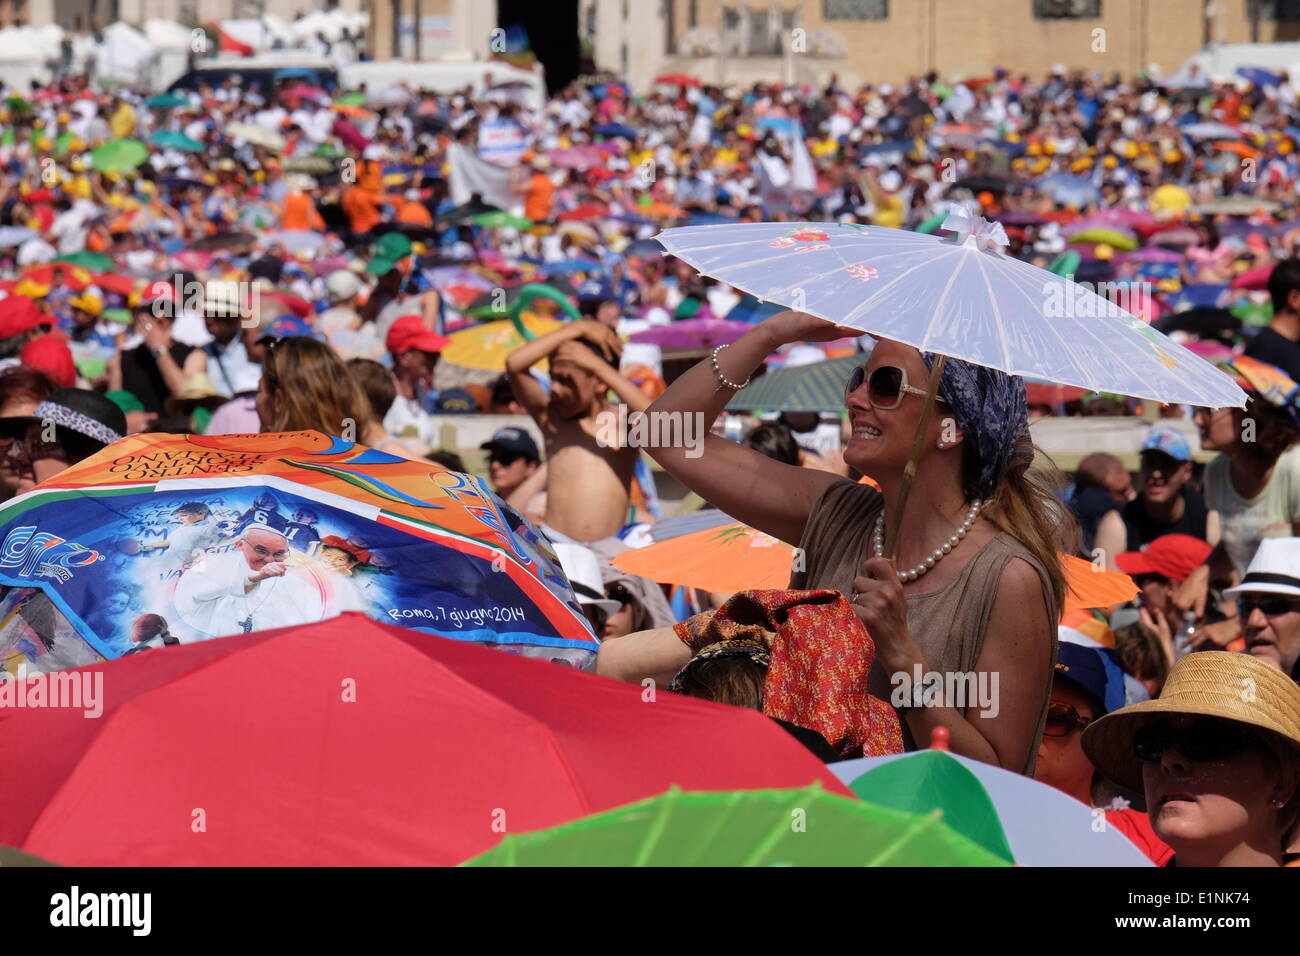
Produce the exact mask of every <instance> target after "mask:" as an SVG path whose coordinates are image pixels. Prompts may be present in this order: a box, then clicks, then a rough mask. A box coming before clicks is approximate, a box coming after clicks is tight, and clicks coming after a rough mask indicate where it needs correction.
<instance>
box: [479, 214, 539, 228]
mask: <svg viewBox="0 0 1300 956" xmlns="http://www.w3.org/2000/svg"><path fill="white" fill-rule="evenodd" d="M470 222H472V223H474V225H476V226H486V227H488V228H489V229H497V228H500V227H502V226H513V227H514V228H515V229H528V228H529V227H530V226H532V224H533V221H532V220H531V219H521V218H520V217H518V216H512V215H510V213H508V212H501V211H500V210H498V211H496V212H484V213H479V214H478V215H477V216H472V217H471V218H470Z"/></svg>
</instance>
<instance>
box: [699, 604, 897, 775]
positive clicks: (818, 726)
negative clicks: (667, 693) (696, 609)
mask: <svg viewBox="0 0 1300 956" xmlns="http://www.w3.org/2000/svg"><path fill="white" fill-rule="evenodd" d="M674 629H675V630H676V632H677V636H678V637H680V638H681V639H682V641H683V642H685V643H686V644H687V645H688V646H690V648H691V650H693V651H695V652H696V653H698V652H699V651H701V650H703V649H704V648H705V647H708V646H709V645H710V644H715V643H717V642H718V641H725V640H736V639H740V638H749V639H751V640H760V641H763V642H764V643H765V644H766V645H767V646H768V648H769V649H770V650H771V655H772V663H771V665H770V666H769V667H768V671H767V679H766V681H765V682H764V684H763V713H765V714H767V715H768V716H769V717H777V718H779V719H781V720H787V721H789V722H790V723H792V724H796V725H798V726H800V727H807V728H808V729H809V730H815V731H817V732H818V733H820V734H821V735H822V736H823V737H825V738H826V740H827V741H829V743H830V745H831V746H832V747H833V748H835V750H836V751H838V752H839V753H840V755H841V756H843V757H845V758H850V757H878V756H881V755H883V754H896V753H902V752H903V733H902V728H900V727H899V723H898V714H897V713H896V712H895V711H894V708H892V707H890V706H889V704H888V703H887V702H886V701H883V700H881V699H880V698H878V697H873V696H871V695H870V694H869V693H867V673H868V671H870V670H871V662H872V661H873V660H874V659H875V656H876V645H875V643H874V642H873V641H872V640H871V635H870V634H868V633H867V630H866V628H864V627H863V626H862V622H861V621H859V620H858V617H857V615H856V614H854V613H853V609H852V608H851V607H850V606H849V602H848V601H847V600H845V598H844V595H842V594H840V593H839V592H838V591H785V590H779V591H776V590H774V591H741V592H740V593H738V594H734V595H732V597H731V598H730V599H729V600H728V601H727V603H726V604H724V605H723V606H722V607H720V608H718V609H717V610H716V611H706V612H705V613H703V614H697V615H695V616H694V617H691V618H687V619H686V620H685V621H682V622H681V623H679V624H676V625H674Z"/></svg>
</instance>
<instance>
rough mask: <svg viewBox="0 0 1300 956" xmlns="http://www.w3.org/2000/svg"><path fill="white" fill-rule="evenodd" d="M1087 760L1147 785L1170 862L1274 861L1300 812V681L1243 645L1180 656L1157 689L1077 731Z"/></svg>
mask: <svg viewBox="0 0 1300 956" xmlns="http://www.w3.org/2000/svg"><path fill="white" fill-rule="evenodd" d="M1082 742H1083V749H1084V752H1085V753H1086V754H1087V755H1088V759H1089V760H1091V761H1092V763H1093V766H1095V767H1096V768H1097V769H1098V770H1100V771H1101V772H1102V773H1103V774H1105V775H1106V776H1107V777H1109V778H1111V779H1112V780H1114V781H1115V782H1116V783H1119V784H1121V785H1123V786H1125V787H1127V788H1129V789H1130V790H1138V791H1143V792H1145V794H1146V804H1147V812H1148V814H1149V815H1150V818H1151V827H1152V829H1154V830H1155V832H1156V835H1157V836H1158V837H1160V839H1162V840H1164V841H1165V842H1166V843H1167V844H1169V845H1170V846H1171V847H1173V849H1174V854H1175V855H1174V858H1173V860H1172V861H1171V862H1170V864H1169V865H1170V866H1281V865H1283V864H1284V862H1285V861H1286V859H1287V857H1288V854H1287V849H1288V843H1289V841H1290V839H1291V837H1292V835H1293V831H1294V830H1295V825H1296V820H1297V818H1298V817H1300V687H1298V686H1297V685H1296V684H1295V683H1294V682H1293V681H1291V680H1290V679H1289V678H1288V677H1287V676H1286V675H1285V674H1283V673H1282V672H1281V671H1279V670H1278V669H1277V668H1275V667H1270V666H1269V665H1268V664H1266V663H1264V662H1263V661H1261V660H1258V659H1257V658H1254V657H1252V656H1250V655H1249V654H1232V653H1228V652H1226V651H1205V652H1203V653H1199V654H1190V655H1188V656H1187V657H1184V658H1183V659H1182V660H1180V661H1179V662H1178V663H1177V664H1176V665H1175V666H1174V669H1173V671H1171V672H1170V674H1169V679H1168V681H1167V682H1166V683H1165V686H1164V689H1163V690H1162V691H1161V692H1160V696H1159V697H1158V698H1157V699H1155V700H1148V701H1143V702H1142V703H1140V704H1134V705H1132V706H1130V707H1124V708H1121V709H1120V710H1117V711H1115V712H1113V713H1111V714H1108V715H1107V716H1105V717H1103V718H1101V719H1100V720H1098V721H1096V722H1095V723H1094V724H1092V725H1091V726H1090V727H1088V729H1087V730H1085V731H1084V734H1083V741H1082Z"/></svg>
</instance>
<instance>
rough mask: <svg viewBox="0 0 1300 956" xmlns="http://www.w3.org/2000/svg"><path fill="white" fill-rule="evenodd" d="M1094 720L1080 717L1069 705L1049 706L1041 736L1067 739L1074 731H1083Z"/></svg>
mask: <svg viewBox="0 0 1300 956" xmlns="http://www.w3.org/2000/svg"><path fill="white" fill-rule="evenodd" d="M1094 719H1095V718H1092V717H1083V716H1081V715H1080V714H1079V712H1078V711H1077V710H1075V709H1074V708H1073V707H1071V706H1070V705H1069V704H1051V705H1050V706H1049V707H1048V708H1047V723H1046V724H1045V725H1044V726H1043V736H1045V737H1068V736H1069V735H1070V734H1072V733H1074V732H1075V731H1076V730H1083V728H1085V727H1087V726H1088V725H1089V724H1090V723H1092V722H1093V720H1094Z"/></svg>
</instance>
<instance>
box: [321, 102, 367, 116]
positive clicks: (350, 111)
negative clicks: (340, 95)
mask: <svg viewBox="0 0 1300 956" xmlns="http://www.w3.org/2000/svg"><path fill="white" fill-rule="evenodd" d="M330 109H332V110H333V111H334V112H335V113H342V114H343V115H344V116H351V117H352V118H353V119H362V120H364V119H370V117H372V116H374V115H375V114H374V113H372V112H370V110H368V109H364V108H363V107H360V106H348V105H347V104H340V103H335V104H334V105H333V106H331V107H330Z"/></svg>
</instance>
